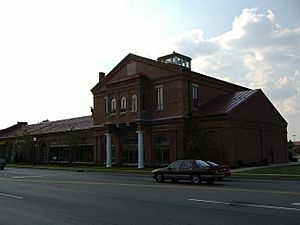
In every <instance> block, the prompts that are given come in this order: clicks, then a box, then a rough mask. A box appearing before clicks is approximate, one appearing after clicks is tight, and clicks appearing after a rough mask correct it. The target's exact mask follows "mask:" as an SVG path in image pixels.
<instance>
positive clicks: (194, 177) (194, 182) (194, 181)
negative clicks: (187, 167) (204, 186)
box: [191, 174, 201, 184]
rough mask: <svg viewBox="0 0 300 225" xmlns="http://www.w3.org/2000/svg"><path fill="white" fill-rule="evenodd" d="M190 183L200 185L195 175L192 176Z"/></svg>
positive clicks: (197, 176) (199, 179)
mask: <svg viewBox="0 0 300 225" xmlns="http://www.w3.org/2000/svg"><path fill="white" fill-rule="evenodd" d="M191 181H192V183H193V184H201V177H200V176H199V175H197V174H192V175H191Z"/></svg>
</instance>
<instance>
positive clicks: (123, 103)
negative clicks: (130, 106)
mask: <svg viewBox="0 0 300 225" xmlns="http://www.w3.org/2000/svg"><path fill="white" fill-rule="evenodd" d="M122 112H126V97H125V96H123V97H122V98H121V113H122Z"/></svg>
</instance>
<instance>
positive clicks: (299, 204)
mask: <svg viewBox="0 0 300 225" xmlns="http://www.w3.org/2000/svg"><path fill="white" fill-rule="evenodd" d="M292 205H296V206H300V203H298V202H295V203H293V204H292Z"/></svg>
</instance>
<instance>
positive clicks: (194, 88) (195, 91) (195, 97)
mask: <svg viewBox="0 0 300 225" xmlns="http://www.w3.org/2000/svg"><path fill="white" fill-rule="evenodd" d="M192 96H193V107H194V108H198V85H197V84H192Z"/></svg>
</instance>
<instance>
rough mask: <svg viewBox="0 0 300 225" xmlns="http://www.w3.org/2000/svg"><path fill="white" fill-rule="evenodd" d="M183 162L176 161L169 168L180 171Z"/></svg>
mask: <svg viewBox="0 0 300 225" xmlns="http://www.w3.org/2000/svg"><path fill="white" fill-rule="evenodd" d="M181 163H182V161H175V162H173V163H172V164H170V165H169V166H168V168H170V169H171V170H178V169H179V168H180V165H181Z"/></svg>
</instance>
